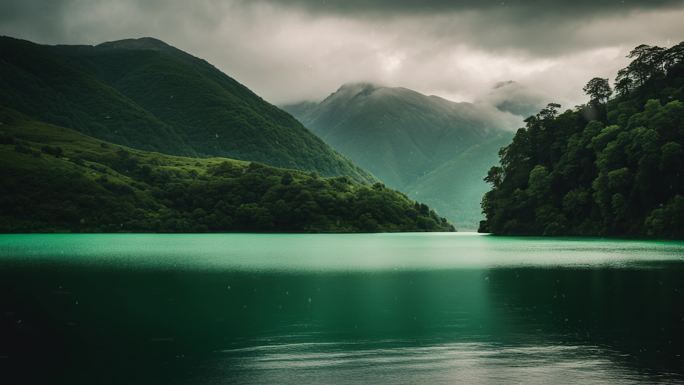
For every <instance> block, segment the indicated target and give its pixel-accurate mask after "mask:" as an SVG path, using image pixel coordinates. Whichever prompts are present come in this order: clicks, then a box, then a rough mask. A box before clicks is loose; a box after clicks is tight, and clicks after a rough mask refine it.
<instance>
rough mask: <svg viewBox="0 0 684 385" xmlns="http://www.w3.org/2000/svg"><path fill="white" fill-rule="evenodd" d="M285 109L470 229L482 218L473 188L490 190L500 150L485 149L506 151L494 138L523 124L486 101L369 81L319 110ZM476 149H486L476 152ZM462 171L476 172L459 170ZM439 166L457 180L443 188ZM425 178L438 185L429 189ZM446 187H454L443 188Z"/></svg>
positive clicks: (363, 163) (351, 155) (311, 107)
mask: <svg viewBox="0 0 684 385" xmlns="http://www.w3.org/2000/svg"><path fill="white" fill-rule="evenodd" d="M283 108H284V109H285V110H287V111H289V112H290V113H292V114H293V115H295V116H296V117H297V118H298V119H300V121H302V123H304V125H305V126H307V127H308V128H310V129H311V130H312V131H313V132H315V133H316V134H318V135H319V136H320V137H321V138H323V140H325V141H326V142H327V143H328V144H330V145H331V146H332V147H333V148H335V149H336V150H338V151H339V152H341V153H342V154H344V155H346V156H347V157H349V158H350V159H352V160H353V161H354V162H355V163H357V164H358V165H359V166H361V167H363V168H365V169H367V170H369V171H370V172H372V173H373V174H374V175H376V176H378V177H379V178H380V179H382V180H383V181H384V182H385V183H387V184H388V185H390V186H392V187H394V188H398V189H400V190H402V191H404V192H406V193H407V194H409V196H416V195H419V196H420V197H421V199H423V200H424V201H426V202H435V203H434V204H437V203H438V202H441V203H439V204H440V207H441V210H442V212H444V213H445V214H446V215H449V217H450V219H451V220H452V221H454V222H456V223H457V224H459V225H460V226H463V225H465V226H466V227H467V228H476V226H477V225H476V224H477V221H479V217H480V209H479V201H480V197H475V198H472V199H473V201H472V204H471V197H472V196H473V195H474V193H471V192H470V191H475V192H477V193H478V194H479V193H480V192H482V193H484V191H486V185H485V184H484V182H483V181H482V178H483V177H484V176H485V175H486V171H487V169H488V165H489V164H490V163H491V161H492V160H495V159H496V155H497V151H498V149H491V148H490V147H487V144H488V143H490V142H492V143H494V142H495V143H497V144H501V145H502V146H503V145H504V144H505V143H504V142H501V141H497V140H498V139H497V138H501V137H502V136H503V137H506V138H510V135H508V132H510V129H512V128H513V127H516V126H517V125H518V124H519V123H520V121H521V118H520V117H519V116H517V115H513V114H511V113H508V112H504V111H501V110H498V109H496V108H495V107H492V106H490V105H487V104H473V103H454V102H451V101H448V100H445V99H443V98H440V97H437V96H426V95H423V94H420V93H418V92H415V91H412V90H409V89H406V88H389V87H381V86H377V85H373V84H368V83H357V84H346V85H343V86H342V87H340V88H339V89H338V90H337V91H336V92H335V93H333V94H331V95H330V96H329V97H327V98H326V99H325V100H323V101H322V102H321V103H319V104H318V105H312V104H311V103H301V104H296V105H291V106H285V107H283ZM478 146H482V148H486V151H477V150H476V148H479V147H478ZM490 150H491V153H489V151H490ZM469 151H470V152H469ZM466 154H468V155H467V156H466ZM460 167H469V168H472V172H460V171H457V170H456V169H458V168H460ZM440 168H444V171H440V172H439V173H438V174H437V175H439V176H441V177H443V178H451V176H452V175H456V176H459V179H451V180H450V181H444V183H439V184H438V183H436V182H437V177H428V175H430V174H431V173H433V172H435V171H436V170H439V169H440ZM447 169H448V170H447ZM428 181H431V182H432V183H434V184H435V185H439V186H441V188H440V189H435V188H430V186H429V182H428ZM445 183H451V184H452V185H453V186H454V187H449V188H444V186H445ZM473 186H476V187H473ZM438 190H439V191H438ZM445 191H448V193H447V192H445ZM466 197H468V198H466ZM447 213H449V214H447ZM464 218H470V219H469V220H467V221H465V222H464Z"/></svg>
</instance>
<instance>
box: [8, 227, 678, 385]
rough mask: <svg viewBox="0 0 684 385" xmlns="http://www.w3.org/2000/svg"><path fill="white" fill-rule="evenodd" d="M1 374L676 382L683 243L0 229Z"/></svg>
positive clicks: (87, 378)
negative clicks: (3, 231)
mask: <svg viewBox="0 0 684 385" xmlns="http://www.w3.org/2000/svg"><path fill="white" fill-rule="evenodd" d="M0 376H1V377H0V383H2V384H14V383H50V384H58V383H69V384H98V383H103V384H137V383H140V384H143V383H144V384H154V383H159V384H234V383H238V384H240V383H246V384H276V383H295V384H348V383H349V384H371V383H387V384H390V383H391V384H414V383H426V384H447V383H468V384H477V383H488V384H489V383H500V382H505V383H525V384H529V383H538V384H547V383H578V384H590V383H657V382H661V383H684V243H681V242H679V243H677V242H637V241H614V240H610V241H607V240H596V239H548V238H547V239H533V238H497V237H489V236H477V235H454V234H375V235H249V234H241V235H237V234H235V235H2V236H0Z"/></svg>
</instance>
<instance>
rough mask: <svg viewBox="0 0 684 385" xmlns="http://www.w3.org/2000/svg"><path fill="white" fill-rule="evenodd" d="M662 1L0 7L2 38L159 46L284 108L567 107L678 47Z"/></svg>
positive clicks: (118, 2) (673, 20)
mask: <svg viewBox="0 0 684 385" xmlns="http://www.w3.org/2000/svg"><path fill="white" fill-rule="evenodd" d="M683 20H684V4H683V2H682V1H668V0H650V1H646V0H643V1H636V0H574V1H562V0H517V1H514V0H499V1H488V0H454V1H446V0H422V1H421V0H377V1H373V0H366V1H363V0H281V1H277V0H194V1H187V0H168V1H162V0H0V34H2V35H9V36H14V37H20V38H25V39H29V40H32V41H36V42H39V43H49V44H54V43H67V44H97V43H101V42H104V41H111V40H117V39H122V38H129V37H142V36H152V37H156V38H159V39H162V40H164V41H166V42H167V43H169V44H171V45H174V46H176V47H178V48H180V49H183V50H185V51H187V52H189V53H191V54H193V55H196V56H199V57H202V58H204V59H207V60H208V61H209V62H211V63H212V64H214V65H215V66H217V67H218V68H220V69H221V70H223V71H224V72H226V73H227V74H228V75H230V76H232V77H234V78H236V79H237V80H238V81H240V82H242V83H243V84H245V85H247V86H248V87H250V88H251V89H252V90H254V91H255V92H256V93H258V94H259V95H261V96H262V97H264V98H265V99H267V100H269V101H271V102H272V103H276V104H283V103H291V102H297V101H301V100H320V99H322V98H324V97H325V96H327V95H328V94H330V93H331V92H333V91H334V90H336V89H337V88H338V87H339V86H340V85H341V84H343V83H346V82H358V81H371V82H376V83H380V84H384V85H388V86H403V87H407V88H411V89H415V90H417V91H420V92H423V93H426V94H434V95H439V96H442V97H445V98H447V99H451V100H454V101H473V100H478V99H482V98H485V95H486V94H487V93H489V92H490V90H491V89H492V88H493V87H494V86H495V85H496V84H497V83H499V82H502V81H508V80H514V81H516V82H518V83H520V84H523V85H525V86H527V87H529V88H530V89H532V90H535V92H538V93H540V94H542V95H545V96H544V97H545V98H548V99H549V101H557V102H560V103H563V104H564V105H565V106H566V107H572V106H573V105H574V104H578V103H581V102H583V101H584V97H583V96H582V91H581V89H582V86H583V85H584V84H585V83H586V81H587V80H589V79H590V78H591V77H593V76H602V77H610V78H611V80H612V79H613V78H614V76H615V73H616V71H617V70H618V69H619V68H621V67H622V66H624V65H625V64H626V63H627V59H626V58H625V57H624V56H625V55H626V54H627V52H629V50H630V49H631V48H633V47H634V46H636V45H638V44H641V43H647V44H657V45H665V46H668V45H671V44H674V43H678V42H679V41H682V40H684V22H682V21H683Z"/></svg>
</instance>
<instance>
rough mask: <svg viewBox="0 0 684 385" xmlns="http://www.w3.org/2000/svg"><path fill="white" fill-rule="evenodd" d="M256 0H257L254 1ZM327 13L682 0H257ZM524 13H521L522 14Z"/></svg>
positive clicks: (579, 7) (580, 7)
mask: <svg viewBox="0 0 684 385" xmlns="http://www.w3.org/2000/svg"><path fill="white" fill-rule="evenodd" d="M246 1H250V0H246ZM251 1H254V0H251ZM256 1H263V2H271V3H277V4H281V5H285V6H294V7H300V8H303V9H307V10H310V11H315V12H325V13H348V14H349V13H351V14H356V13H367V12H378V13H384V14H397V13H416V12H418V13H437V12H460V11H482V10H485V11H487V10H492V9H507V10H509V11H512V12H515V11H516V10H524V11H525V12H537V13H538V12H544V13H557V14H565V15H567V12H571V13H573V14H577V13H596V12H622V11H625V10H631V9H653V8H659V7H670V6H673V5H678V4H681V1H679V0H256ZM521 16H522V15H521Z"/></svg>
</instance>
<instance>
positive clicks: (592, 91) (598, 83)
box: [582, 78, 613, 104]
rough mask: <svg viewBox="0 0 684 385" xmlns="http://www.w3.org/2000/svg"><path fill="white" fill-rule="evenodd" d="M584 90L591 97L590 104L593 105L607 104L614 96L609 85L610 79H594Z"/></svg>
mask: <svg viewBox="0 0 684 385" xmlns="http://www.w3.org/2000/svg"><path fill="white" fill-rule="evenodd" d="M582 90H583V91H584V93H585V94H587V95H589V98H590V103H592V104H598V103H601V102H604V103H605V102H607V101H608V99H610V96H611V95H612V94H613V90H612V89H611V88H610V83H608V79H605V78H593V79H591V80H589V82H588V83H587V85H586V86H584V88H583V89H582Z"/></svg>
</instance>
